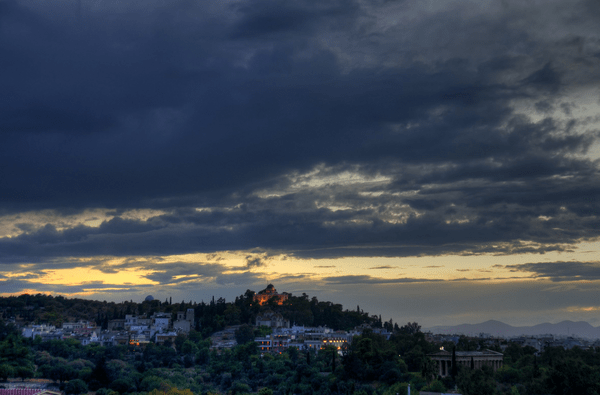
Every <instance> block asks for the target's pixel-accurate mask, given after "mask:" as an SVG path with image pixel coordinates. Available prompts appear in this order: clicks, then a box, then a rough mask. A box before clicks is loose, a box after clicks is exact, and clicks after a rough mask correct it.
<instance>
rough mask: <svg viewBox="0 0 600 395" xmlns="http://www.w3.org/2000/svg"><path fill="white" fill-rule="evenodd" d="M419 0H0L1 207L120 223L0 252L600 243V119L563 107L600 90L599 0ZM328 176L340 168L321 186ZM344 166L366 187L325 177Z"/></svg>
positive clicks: (4, 257) (318, 253)
mask: <svg viewBox="0 0 600 395" xmlns="http://www.w3.org/2000/svg"><path fill="white" fill-rule="evenodd" d="M409 3H410V2H400V3H390V2H358V1H350V0H339V1H333V2H328V3H326V4H325V3H322V2H316V1H300V2H293V3H280V2H273V1H240V2H235V3H231V4H229V3H225V2H194V1H187V0H177V1H172V2H159V1H144V2H142V1H131V2H127V3H123V2H114V3H113V2H96V3H93V2H87V1H85V0H82V7H83V9H82V16H81V18H74V15H75V14H76V13H75V10H74V9H73V8H70V7H71V6H73V5H72V4H70V3H69V2H67V1H65V2H63V1H56V2H47V3H43V4H42V3H31V2H26V1H18V0H7V1H4V2H2V3H0V28H1V34H0V89H1V90H2V91H3V92H4V93H3V95H1V96H0V168H2V169H3V172H2V182H1V183H0V206H1V208H0V209H1V210H2V212H3V213H7V214H8V213H19V212H22V211H26V210H35V209H41V208H51V209H55V210H56V213H57V217H60V215H61V213H62V215H65V214H64V213H66V212H77V211H81V210H83V209H85V208H106V209H109V210H111V213H110V215H113V216H114V218H112V219H110V220H107V221H105V222H103V223H102V224H101V225H100V226H99V227H89V226H85V225H78V226H73V227H70V228H67V229H63V228H62V227H60V226H57V225H56V224H52V223H48V224H39V223H33V222H28V221H27V220H26V219H23V220H20V221H19V222H18V224H16V225H15V227H16V229H18V230H19V231H20V232H21V233H20V234H19V235H17V236H15V237H11V238H3V239H0V262H3V263H6V264H9V263H18V262H24V263H26V262H30V263H34V262H37V261H41V262H44V261H48V263H49V266H51V264H52V263H53V262H54V263H55V264H56V265H57V266H60V265H61V263H59V261H60V258H61V257H83V256H95V255H98V256H99V255H102V256H111V255H112V256H129V255H133V256H135V255H155V256H156V255H169V254H181V253H191V252H214V251H222V250H240V249H243V250H250V249H254V248H262V249H265V250H269V251H275V252H285V253H288V254H290V255H295V256H298V257H315V258H318V257H332V258H335V257H341V256H411V255H423V254H432V255H438V254H448V253H454V254H481V253H488V252H492V253H500V254H510V253H522V252H547V251H554V250H559V251H560V250H565V249H567V248H569V247H568V246H565V245H564V244H567V245H568V244H572V243H576V242H578V241H581V240H590V239H593V238H595V237H598V236H599V235H600V234H599V232H598V229H600V223H599V219H598V218H600V217H599V216H598V213H599V210H600V207H599V203H598V200H597V198H596V197H597V196H598V195H599V194H600V187H598V185H600V179H599V177H598V167H597V163H595V162H593V161H591V160H589V159H586V157H585V156H583V155H584V154H586V152H588V150H589V149H590V147H592V146H593V145H594V143H595V142H597V141H598V136H599V135H598V131H597V130H595V129H594V128H595V127H597V126H596V124H594V123H593V122H592V121H591V120H589V121H586V120H580V119H571V118H568V119H564V118H560V117H558V116H557V115H556V113H554V112H553V111H554V110H555V109H559V108H561V109H562V110H561V114H563V115H566V116H568V117H570V114H573V113H575V111H576V110H577V108H578V107H577V105H576V104H572V103H571V102H570V100H571V99H568V101H567V98H568V97H567V96H566V95H567V94H568V93H569V92H572V91H577V90H578V89H580V88H582V87H583V86H585V87H598V86H599V85H600V72H598V71H597V70H600V67H598V66H600V58H599V57H598V56H597V54H598V53H600V46H599V45H598V41H597V38H595V37H594V36H593V35H591V33H589V31H592V30H593V29H592V30H590V29H587V30H586V29H585V27H587V26H593V25H594V22H595V19H594V15H596V14H595V13H596V12H597V7H596V6H595V5H594V3H593V2H586V1H580V2H574V3H572V4H570V6H569V7H568V8H565V7H564V6H563V5H561V4H560V2H551V3H549V5H548V6H547V7H546V8H545V9H544V10H540V9H538V8H536V7H535V6H532V5H528V4H516V3H514V4H513V3H512V2H506V4H508V6H507V7H504V8H502V7H499V6H498V7H496V6H494V7H496V8H494V7H489V9H488V8H486V9H485V10H483V11H482V10H479V9H478V8H474V9H473V10H472V9H471V8H469V7H466V6H465V5H461V4H455V5H453V6H452V7H455V8H452V9H444V10H441V9H440V10H430V11H428V10H424V9H423V10H420V9H419V7H412V6H409V5H410V4H409ZM413 5H414V4H413ZM448 7H450V6H448ZM478 10H479V11H478ZM538 12H544V15H546V13H547V14H548V15H547V17H548V18H547V20H548V22H547V23H546V22H544V21H545V20H546V19H544V18H538V17H537V13H538ZM441 15H444V16H443V17H442V16H441ZM565 15H569V17H568V18H564V17H563V16H565ZM534 16H535V17H534ZM390 18H392V19H397V20H392V19H390ZM575 20H577V23H575V22H574V21H575ZM547 29H550V30H551V32H552V34H547ZM517 101H527V102H530V103H531V104H532V108H534V109H536V111H537V112H538V113H539V114H544V115H543V116H544V117H545V118H542V119H540V120H539V121H535V120H534V119H533V118H532V117H530V116H528V115H527V114H526V113H525V111H522V110H521V109H520V108H519V104H518V103H517ZM539 114H537V115H539ZM315 169H318V170H317V171H316V173H317V175H316V176H314V177H317V178H318V177H322V178H323V179H327V181H324V182H322V183H320V184H319V183H316V184H314V183H313V184H311V183H310V181H314V180H313V179H311V177H313V176H310V175H307V174H312V173H311V172H315ZM344 172H351V173H357V174H361V175H362V176H363V177H364V178H366V180H367V181H366V182H363V183H359V182H356V183H352V182H349V183H346V184H344V183H341V182H336V181H335V180H334V181H330V180H329V179H328V178H327V177H332V179H335V176H337V175H340V174H343V173H344ZM369 177H371V178H372V179H377V177H384V178H385V181H380V182H375V181H373V183H372V184H369V182H370V181H369ZM302 178H304V179H305V181H306V182H307V183H306V185H304V186H302V185H301V183H299V182H298V179H302ZM317 181H318V180H317ZM260 191H267V192H269V191H271V192H273V193H271V194H269V193H266V196H263V195H261V193H260ZM334 206H335V207H339V208H340V209H337V210H333V209H330V207H334ZM128 208H160V209H163V210H164V211H165V213H164V214H162V215H155V216H154V217H151V218H150V219H148V220H145V221H142V220H134V219H127V218H123V217H122V213H123V212H124V211H125V210H126V209H128ZM196 208H207V210H203V211H197V210H196ZM267 258H268V256H266V257H260V256H258V257H257V256H255V255H252V256H251V257H250V258H249V259H248V260H247V268H248V269H251V268H257V267H262V266H264V264H265V262H266V260H267ZM63 264H66V265H68V264H73V265H74V266H75V265H77V264H78V263H77V261H76V260H73V261H69V262H67V263H63ZM131 264H132V265H134V264H135V263H134V262H133V263H131ZM96 265H99V266H98V267H99V268H101V270H104V271H106V272H111V271H114V270H117V268H115V267H113V266H110V265H104V266H103V265H102V264H101V263H96ZM124 267H125V266H123V268H124ZM205 269H207V270H208V268H205ZM174 270H175V269H174ZM177 270H182V273H181V276H189V275H191V274H190V273H187V272H186V270H188V269H187V268H177ZM177 270H175V272H173V273H171V272H170V271H169V272H167V271H165V272H163V271H160V270H157V271H156V272H155V273H153V274H151V275H150V276H153V278H154V279H156V280H157V281H159V282H161V283H172V282H176V281H184V280H179V278H175V277H176V276H178V274H176V273H177ZM212 274H213V275H216V274H215V273H212ZM237 275H240V276H243V275H244V274H243V273H238V274H237ZM181 278H185V277H181ZM218 278H221V280H219V281H224V282H226V281H229V280H228V279H232V278H233V277H226V276H225V277H218ZM231 281H236V280H231Z"/></svg>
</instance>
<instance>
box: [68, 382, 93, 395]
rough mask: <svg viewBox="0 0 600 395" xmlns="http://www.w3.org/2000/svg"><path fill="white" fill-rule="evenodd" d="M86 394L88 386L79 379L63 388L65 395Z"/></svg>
mask: <svg viewBox="0 0 600 395" xmlns="http://www.w3.org/2000/svg"><path fill="white" fill-rule="evenodd" d="M86 392H88V386H87V384H86V383H85V381H83V380H80V379H75V380H71V381H69V382H68V383H67V385H66V386H65V393H66V394H67V395H70V394H74V395H78V394H83V393H86Z"/></svg>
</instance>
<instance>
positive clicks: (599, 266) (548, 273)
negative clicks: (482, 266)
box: [504, 262, 600, 281]
mask: <svg viewBox="0 0 600 395" xmlns="http://www.w3.org/2000/svg"><path fill="white" fill-rule="evenodd" d="M504 268H506V269H509V270H510V271H511V272H525V273H532V275H533V277H536V278H544V279H548V280H551V281H595V280H600V262H542V263H524V264H521V265H506V266H504Z"/></svg>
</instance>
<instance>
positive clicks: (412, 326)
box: [400, 322, 421, 335]
mask: <svg viewBox="0 0 600 395" xmlns="http://www.w3.org/2000/svg"><path fill="white" fill-rule="evenodd" d="M400 332H403V333H408V334H411V335H412V334H415V333H418V332H421V325H419V324H417V323H416V322H409V323H408V324H406V325H403V326H401V327H400Z"/></svg>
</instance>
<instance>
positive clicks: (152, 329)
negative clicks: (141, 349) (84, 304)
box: [22, 309, 194, 346]
mask: <svg viewBox="0 0 600 395" xmlns="http://www.w3.org/2000/svg"><path fill="white" fill-rule="evenodd" d="M193 325H194V309H188V310H187V311H185V312H184V311H180V312H178V313H177V320H175V321H173V320H172V319H171V314H169V313H154V314H152V316H150V317H146V316H136V315H126V316H125V318H124V319H115V320H110V321H109V322H108V329H107V330H104V331H102V330H101V328H100V327H98V326H96V325H95V324H94V323H90V322H87V321H79V322H65V323H63V324H62V327H61V328H56V327H55V326H54V325H46V324H41V325H27V326H25V327H24V328H23V329H22V335H23V336H24V337H31V338H35V337H37V336H39V337H41V338H42V340H62V339H69V338H71V339H76V340H79V341H81V343H82V344H83V345H88V344H94V343H96V344H100V345H103V346H112V345H118V344H137V345H139V344H142V343H148V342H150V341H152V340H154V341H155V342H156V343H164V342H165V341H167V340H170V341H173V340H174V339H175V338H176V337H177V335H178V334H180V333H184V334H187V333H189V332H190V330H191V329H192V326H193Z"/></svg>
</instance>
